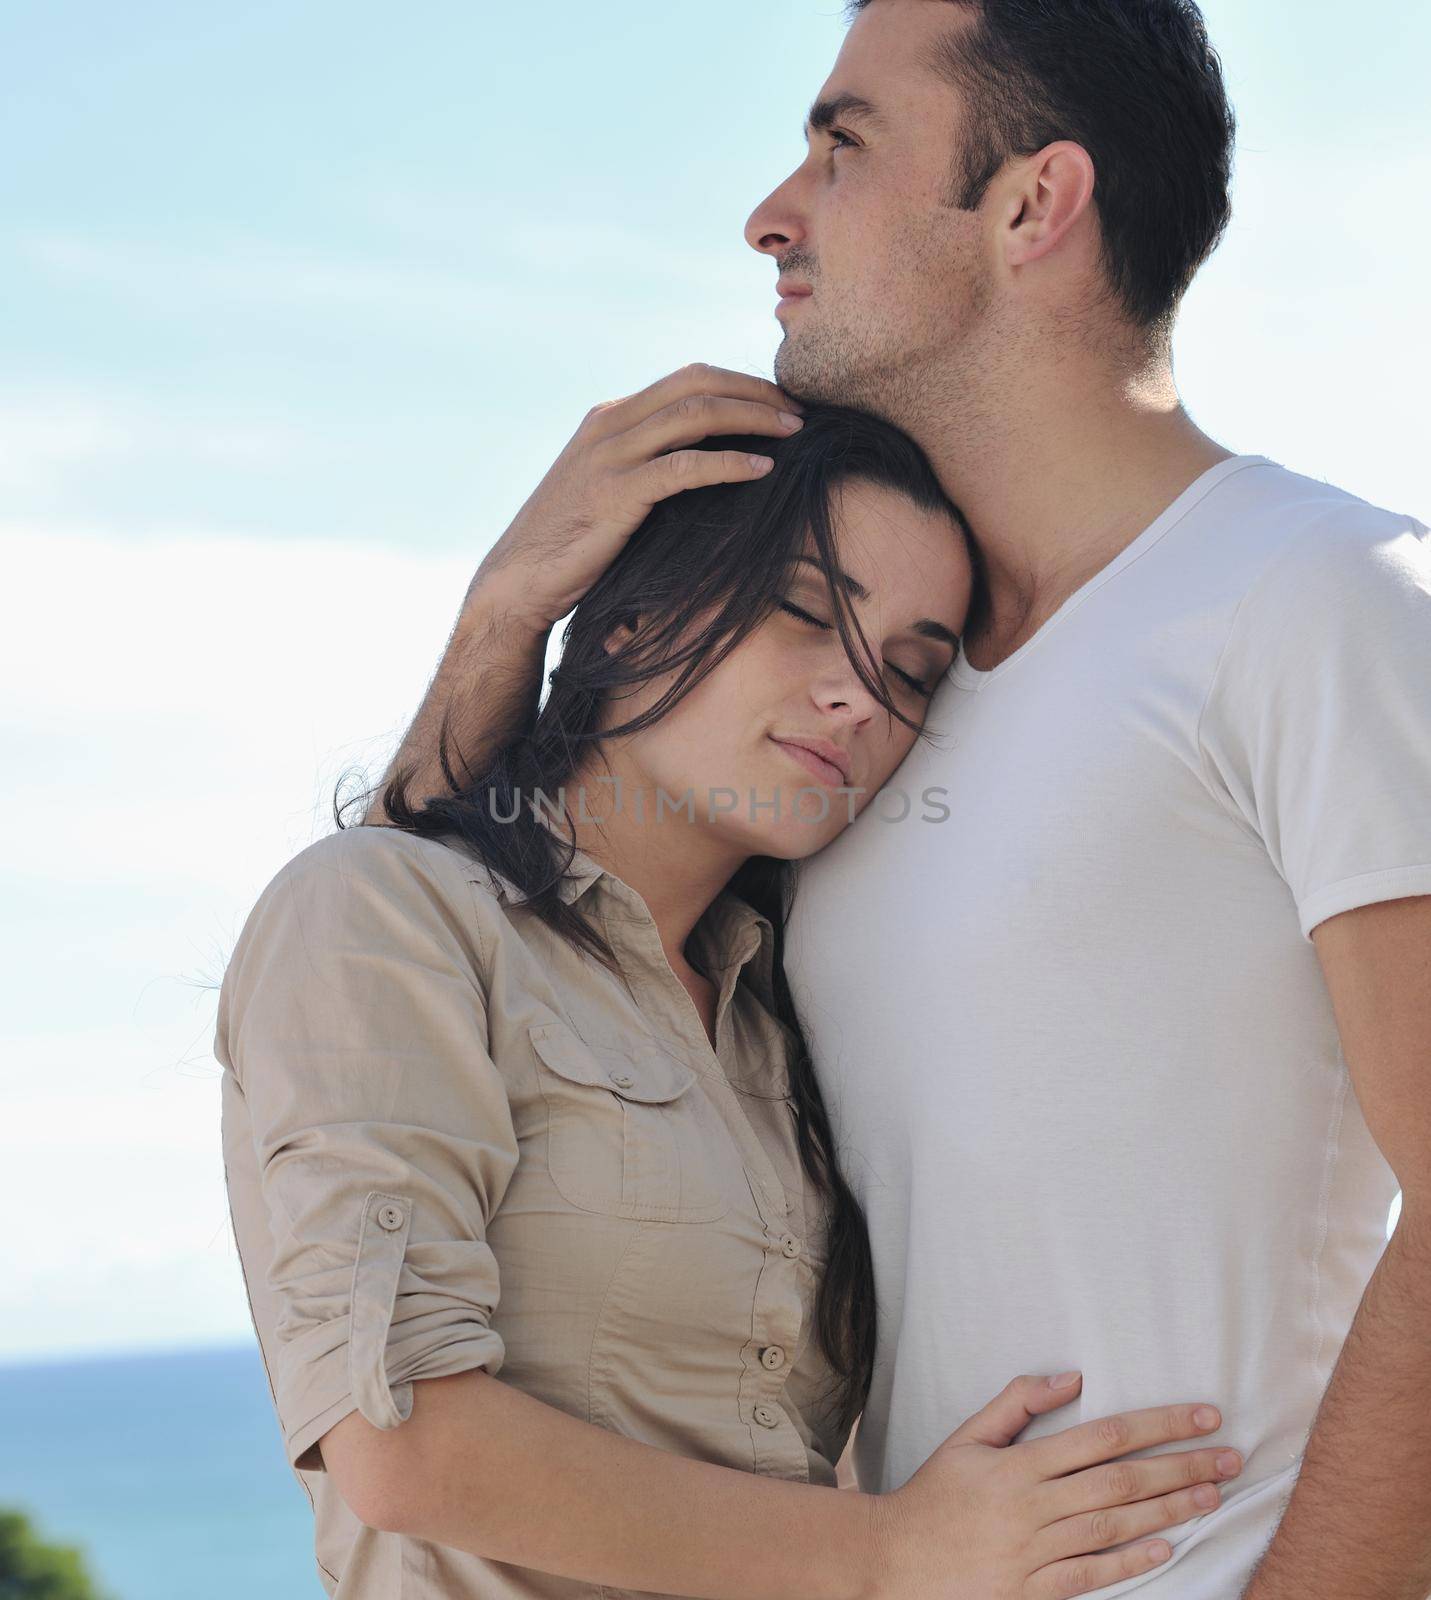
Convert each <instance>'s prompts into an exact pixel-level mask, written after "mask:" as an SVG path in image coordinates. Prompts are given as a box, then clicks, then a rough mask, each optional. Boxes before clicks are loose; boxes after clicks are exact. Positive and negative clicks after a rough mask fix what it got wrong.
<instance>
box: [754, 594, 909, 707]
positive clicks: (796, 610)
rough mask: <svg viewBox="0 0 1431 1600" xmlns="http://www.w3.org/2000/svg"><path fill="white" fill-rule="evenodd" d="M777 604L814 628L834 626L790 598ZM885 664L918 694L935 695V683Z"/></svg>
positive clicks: (888, 663)
mask: <svg viewBox="0 0 1431 1600" xmlns="http://www.w3.org/2000/svg"><path fill="white" fill-rule="evenodd" d="M776 604H777V605H778V606H779V607H780V609H781V610H782V611H788V612H789V614H790V615H791V616H792V617H798V618H799V619H800V621H801V622H804V623H807V624H808V625H809V626H810V627H812V628H820V629H822V630H823V631H824V632H826V633H828V632H830V630H831V629H832V628H833V627H834V624H833V623H830V622H822V621H821V620H820V618H819V617H815V616H811V614H810V613H809V612H808V611H803V610H801V608H800V607H799V606H796V605H791V603H790V602H789V601H788V600H778V601H776ZM885 665H886V666H887V667H888V668H889V670H890V671H891V672H892V673H893V674H894V675H895V677H896V678H898V679H900V681H901V682H903V683H905V684H907V685H908V686H909V688H911V689H913V690H914V692H915V693H916V694H921V695H924V696H925V697H926V698H928V697H929V696H931V695H933V693H934V685H933V684H932V683H925V682H924V681H923V679H921V678H916V677H913V676H912V675H911V674H910V673H908V672H905V671H903V670H902V669H901V668H899V667H897V666H895V664H894V663H893V662H892V661H887V662H886V663H885Z"/></svg>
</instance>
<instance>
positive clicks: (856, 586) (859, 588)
mask: <svg viewBox="0 0 1431 1600" xmlns="http://www.w3.org/2000/svg"><path fill="white" fill-rule="evenodd" d="M795 559H796V560H797V561H803V562H805V563H806V564H807V565H809V566H812V567H814V569H815V571H816V572H818V573H819V575H820V576H821V577H822V578H823V577H824V576H825V569H824V567H822V566H821V565H820V563H819V562H818V561H816V559H815V558H814V556H796V558H795ZM836 571H837V572H838V573H839V578H840V582H841V583H843V584H844V586H845V587H846V588H847V589H848V590H849V591H850V593H851V594H852V595H854V597H855V599H856V600H868V599H869V597H870V592H869V590H868V589H866V588H865V586H864V584H862V583H861V582H860V580H859V579H858V578H852V577H851V576H850V575H849V573H848V572H839V569H838V568H837V569H836ZM911 626H912V628H913V630H914V632H915V633H919V634H923V635H924V637H925V638H926V639H937V640H939V642H940V643H941V644H947V645H949V646H950V647H951V648H952V649H954V650H958V648H959V635H958V634H957V633H951V632H950V631H949V629H948V628H946V627H945V626H944V624H943V623H942V622H936V621H935V620H934V618H933V617H921V618H920V619H919V621H918V622H915V623H912V624H911Z"/></svg>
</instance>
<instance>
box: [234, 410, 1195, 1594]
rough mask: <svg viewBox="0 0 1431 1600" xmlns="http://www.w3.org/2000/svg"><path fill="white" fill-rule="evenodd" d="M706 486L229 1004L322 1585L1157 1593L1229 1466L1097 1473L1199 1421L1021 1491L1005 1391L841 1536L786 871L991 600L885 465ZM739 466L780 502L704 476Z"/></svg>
mask: <svg viewBox="0 0 1431 1600" xmlns="http://www.w3.org/2000/svg"><path fill="white" fill-rule="evenodd" d="M703 448H706V449H709V451H710V452H711V454H710V455H709V458H708V459H709V462H710V465H711V474H710V477H709V479H708V481H706V482H705V484H704V485H703V486H702V487H698V488H694V489H687V490H684V491H683V492H680V493H676V494H671V495H668V496H667V497H665V498H662V499H660V500H659V501H658V502H657V503H655V504H654V506H653V508H652V509H651V510H650V511H649V514H648V515H645V516H644V517H643V518H642V520H641V523H640V526H639V527H638V528H637V529H636V531H635V533H634V534H633V535H631V536H630V537H629V539H626V538H625V532H623V536H622V537H623V541H624V542H623V544H622V548H621V549H620V552H619V554H617V555H616V556H615V559H613V560H612V561H611V563H610V565H609V567H608V568H607V569H606V571H605V572H604V573H603V575H602V576H601V577H600V579H599V580H598V581H597V582H596V583H595V584H594V585H593V586H592V587H591V588H590V589H589V591H588V592H586V593H585V594H584V596H583V597H582V598H581V601H580V604H579V605H578V606H577V608H576V611H575V614H574V615H573V617H572V619H571V621H570V623H569V625H568V627H567V630H566V633H565V637H564V652H563V655H562V658H561V664H560V666H559V667H558V669H557V670H556V671H555V672H554V673H553V674H552V680H551V689H550V694H549V696H548V698H547V701H546V703H545V705H544V706H543V708H542V709H541V712H540V714H539V715H538V716H537V718H536V720H535V723H534V725H532V726H531V727H530V728H529V729H527V730H526V731H524V732H523V733H522V734H521V736H520V737H518V738H516V739H514V740H513V741H511V742H510V743H509V744H507V745H506V746H505V747H503V748H501V749H500V750H498V751H497V752H496V753H495V754H494V755H491V756H490V757H489V758H488V759H485V760H483V761H481V762H479V763H476V769H475V770H471V769H469V768H468V767H467V765H466V764H465V763H464V762H463V761H462V760H461V759H460V758H459V759H458V760H457V762H456V763H455V765H456V767H458V768H460V769H461V770H460V771H458V770H454V762H453V761H452V759H451V757H450V752H449V751H448V750H447V745H446V741H445V740H444V745H443V749H444V757H443V762H444V767H445V770H446V775H447V783H446V789H445V792H442V793H439V794H430V795H421V794H413V793H412V792H410V784H409V782H408V775H407V774H405V773H403V772H401V771H400V772H399V773H398V775H397V777H396V778H395V780H394V782H393V783H392V784H391V785H390V786H389V788H388V790H387V792H386V793H385V795H384V807H385V813H386V816H387V818H388V819H389V821H390V822H391V824H392V825H391V826H384V827H357V828H348V829H344V830H342V831H340V832H339V833H338V834H336V835H334V836H333V837H330V838H327V839H324V840H321V841H319V842H318V843H317V844H314V845H311V846H309V847H308V848H307V849H306V850H303V851H301V852H300V853H299V855H298V856H297V857H296V858H295V859H294V860H293V861H292V862H290V863H289V865H288V866H287V867H286V868H285V869H284V870H283V871H282V872H280V873H279V874H278V876H277V877H276V878H275V879H274V880H273V882H272V883H270V884H269V886H268V887H267V888H266V889H265V890H264V892H263V894H262V896H261V897H260V899H259V901H258V903H257V905H256V906H255V908H254V910H253V912H252V913H251V915H250V917H249V920H248V922H247V924H246V925H245V928H244V931H243V934H242V936H241V938H240V941H239V943H238V946H237V947H236V950H235V953H234V957H233V959H232V961H231V963H230V966H229V969H228V971H227V973H226V975H225V979H224V984H223V989H222V993H221V999H220V1009H219V1018H218V1033H217V1038H216V1041H215V1050H216V1054H217V1056H218V1058H219V1060H220V1061H221V1063H222V1064H223V1065H224V1067H225V1072H224V1078H223V1096H224V1098H223V1115H224V1130H223V1131H224V1151H225V1172H226V1178H227V1182H228V1186H229V1193H230V1201H231V1208H232V1214H233V1223H234V1229H235V1235H236V1239H237V1242H238V1246H239V1251H240V1255H241V1259H242V1262H243V1266H244V1271H245V1277H246V1281H247V1284H248V1288H249V1294H250V1303H251V1307H252V1311H253V1316H254V1322H255V1327H256V1330H257V1332H258V1335H259V1338H260V1342H261V1345H262V1348H263V1353H264V1359H265V1362H266V1365H267V1367H268V1371H269V1375H270V1379H271V1383H272V1388H273V1395H274V1402H275V1405H276V1407H277V1410H278V1413H279V1417H280V1421H281V1423H282V1426H283V1430H284V1434H285V1442H286V1446H287V1451H288V1455H289V1460H290V1463H291V1464H292V1465H293V1466H294V1468H295V1469H296V1470H297V1471H298V1473H299V1475H300V1478H301V1481H302V1482H303V1483H304V1485H305V1487H306V1488H307V1489H308V1491H309V1493H310V1495H311V1496H312V1499H313V1505H314V1511H315V1517H316V1524H317V1549H318V1558H319V1562H320V1566H321V1568H322V1570H323V1572H324V1574H325V1583H326V1585H327V1586H328V1588H329V1592H330V1593H337V1592H339V1589H340V1587H341V1593H342V1594H343V1595H344V1596H352V1597H364V1600H366V1597H369V1596H372V1597H376V1596H379V1595H381V1596H383V1597H385V1600H389V1597H393V1596H396V1595H399V1594H402V1595H408V1596H422V1597H424V1600H426V1597H429V1596H439V1595H441V1596H444V1597H460V1596H472V1597H474V1600H475V1597H478V1596H481V1597H484V1600H485V1597H497V1596H500V1597H504V1600H505V1597H518V1596H521V1597H527V1596H558V1595H560V1596H568V1595H570V1596H590V1597H595V1596H609V1595H612V1594H614V1593H626V1592H642V1593H656V1594H665V1595H676V1594H680V1595H698V1596H699V1595H704V1596H731V1597H742V1600H744V1597H757V1596H768V1597H770V1600H794V1597H796V1596H823V1595H827V1594H828V1595H845V1594H849V1595H851V1596H865V1595H870V1596H875V1595H878V1596H890V1597H895V1600H906V1597H908V1600H913V1597H920V1600H923V1597H925V1596H930V1595H935V1594H938V1595H952V1596H958V1597H969V1600H974V1597H978V1600H987V1597H989V1596H995V1595H998V1596H1003V1595H1010V1596H1013V1595H1018V1596H1054V1595H1059V1596H1064V1595H1074V1594H1082V1593H1085V1592H1087V1591H1088V1590H1090V1589H1094V1588H1098V1587H1101V1586H1103V1585H1106V1584H1108V1583H1111V1582H1114V1581H1116V1580H1117V1579H1119V1578H1124V1577H1127V1576H1130V1575H1134V1574H1139V1573H1142V1572H1146V1571H1148V1570H1150V1569H1151V1568H1152V1567H1153V1566H1155V1565H1156V1564H1157V1561H1158V1560H1159V1559H1162V1558H1165V1556H1166V1554H1167V1551H1168V1546H1167V1545H1166V1543H1165V1542H1164V1543H1162V1544H1161V1545H1159V1544H1155V1543H1149V1542H1148V1541H1147V1540H1145V1539H1143V1538H1142V1536H1143V1535H1146V1534H1148V1533H1150V1532H1153V1531H1155V1530H1157V1529H1160V1528H1164V1527H1167V1526H1170V1525H1173V1524H1175V1523H1178V1522H1181V1521H1183V1520H1186V1519H1188V1518H1190V1517H1194V1516H1198V1515H1202V1514H1204V1513H1205V1512H1206V1511H1208V1510H1210V1509H1211V1508H1212V1507H1214V1506H1216V1505H1217V1503H1218V1501H1219V1495H1218V1491H1217V1489H1216V1486H1215V1480H1216V1479H1217V1477H1218V1476H1219V1474H1218V1472H1217V1469H1216V1465H1215V1461H1214V1457H1215V1454H1216V1452H1213V1451H1196V1450H1193V1451H1187V1452H1178V1453H1172V1454H1161V1455H1156V1456H1153V1457H1150V1458H1144V1459H1137V1460H1133V1461H1127V1462H1123V1463H1121V1466H1120V1473H1119V1474H1117V1475H1114V1476H1112V1477H1110V1474H1109V1473H1108V1471H1107V1470H1106V1467H1103V1468H1102V1469H1100V1464H1103V1463H1107V1462H1109V1461H1110V1460H1113V1459H1114V1458H1115V1457H1117V1456H1119V1455H1122V1454H1126V1453H1128V1452H1130V1451H1135V1450H1139V1449H1142V1448H1144V1447H1147V1446H1150V1445H1158V1444H1164V1443H1167V1442H1169V1441H1170V1440H1173V1439H1187V1438H1193V1437H1195V1436H1197V1435H1198V1434H1199V1433H1202V1432H1207V1431H1209V1430H1210V1428H1212V1427H1216V1426H1217V1424H1218V1420H1219V1419H1217V1417H1216V1414H1215V1413H1213V1419H1212V1421H1211V1422H1210V1423H1209V1424H1208V1426H1207V1427H1200V1426H1198V1425H1197V1424H1196V1423H1195V1422H1194V1421H1193V1420H1192V1417H1191V1413H1192V1407H1191V1406H1180V1407H1176V1408H1174V1407H1168V1408H1160V1409H1158V1410H1156V1411H1149V1412H1146V1413H1129V1414H1127V1415H1126V1416H1125V1417H1123V1418H1122V1419H1120V1420H1121V1423H1122V1426H1121V1428H1120V1429H1118V1430H1114V1431H1111V1432H1110V1431H1107V1430H1102V1429H1100V1428H1099V1427H1098V1425H1097V1424H1095V1423H1088V1424H1084V1425H1083V1426H1081V1427H1076V1428H1070V1429H1067V1430H1064V1431H1063V1432H1061V1433H1057V1434H1054V1435H1051V1436H1050V1437H1048V1438H1045V1439H1040V1440H1034V1441H1026V1442H1025V1443H1023V1444H1015V1443H1014V1439H1015V1437H1016V1435H1017V1434H1018V1433H1019V1431H1020V1430H1021V1429H1022V1428H1023V1427H1024V1426H1025V1425H1026V1423H1027V1422H1028V1420H1029V1419H1030V1417H1032V1416H1034V1415H1036V1414H1039V1413H1042V1412H1045V1411H1050V1410H1052V1409H1055V1408H1056V1407H1058V1406H1061V1405H1065V1404H1067V1402H1068V1401H1069V1400H1070V1399H1071V1398H1073V1397H1074V1396H1075V1395H1076V1394H1077V1392H1078V1390H1077V1375H1076V1374H1073V1375H1067V1376H1070V1377H1071V1378H1072V1380H1073V1381H1072V1383H1071V1384H1065V1385H1063V1386H1055V1384H1053V1383H1052V1382H1050V1381H1047V1380H1044V1379H1040V1378H1034V1377H1020V1378H1017V1379H1015V1380H1014V1381H1013V1382H1012V1383H1011V1384H1010V1385H1009V1387H1008V1388H1007V1389H1006V1390H1005V1391H1004V1392H1003V1393H1002V1394H1001V1395H999V1396H998V1397H996V1398H995V1399H994V1400H993V1401H992V1402H991V1404H990V1405H989V1406H988V1407H986V1408H985V1410H983V1411H981V1412H980V1413H978V1414H977V1415H976V1416H975V1417H973V1418H971V1419H969V1420H968V1421H967V1422H965V1423H964V1424H963V1426H962V1427H961V1428H959V1429H958V1430H957V1431H956V1432H955V1433H954V1434H952V1435H951V1436H950V1438H949V1440H948V1441H947V1442H946V1443H945V1444H944V1445H943V1446H941V1448H940V1449H939V1450H938V1451H936V1452H935V1453H934V1455H933V1456H931V1457H930V1459H929V1461H928V1462H927V1463H926V1464H925V1466H924V1467H923V1468H922V1469H921V1471H920V1472H919V1473H918V1474H916V1475H915V1477H914V1478H912V1479H911V1480H910V1481H909V1482H908V1483H907V1484H906V1485H904V1486H903V1487H902V1488H901V1489H900V1490H898V1491H896V1492H895V1493H893V1494H890V1495H885V1496H870V1495H863V1494H860V1493H859V1492H858V1491H854V1492H835V1493H828V1492H824V1491H827V1490H830V1489H833V1488H834V1486H835V1469H834V1463H835V1462H836V1461H837V1460H838V1459H839V1457H840V1455H841V1452H842V1450H843V1449H844V1447H845V1444H846V1442H847V1440H848V1438H849V1435H850V1429H851V1426H852V1424H853V1421H854V1419H855V1417H856V1415H857V1414H858V1411H859V1409H860V1406H861V1404H862V1401H863V1398H864V1394H865V1392H866V1390H867V1387H868V1384H869V1378H870V1369H871V1363H872V1359H873V1350H874V1331H875V1314H876V1306H875V1296H874V1281H873V1274H872V1269H871V1261H870V1255H869V1245H868V1239H867V1236H866V1233H865V1229H864V1223H863V1218H862V1215H861V1213H860V1209H859V1206H858V1204H857V1203H856V1201H855V1199H854V1197H853V1195H852V1194H851V1192H850V1190H849V1188H848V1187H847V1185H846V1183H845V1180H844V1177H843V1176H842V1174H841V1170H840V1166H839V1162H838V1160H837V1159H836V1153H835V1151H834V1148H833V1141H832V1138H831V1133H830V1126H829V1122H828V1120H827V1118H826V1113H825V1109H824V1107H823V1105H822V1103H821V1100H820V1095H819V1092H818V1088H817V1086H816V1081H815V1078H814V1075H813V1072H812V1068H811V1063H810V1060H809V1055H808V1051H807V1049H806V1047H805V1043H804V1038H803V1034H802V1031H801V1028H800V1023H799V1019H798V1016H797V1014H796V1011H795V1008H794V1006H793V1003H792V999H791V995H790V992H789V990H788V987H787V986H786V983H785V980H784V976H783V973H782V970H781V964H780V945H781V938H782V930H783V925H784V917H785V910H786V907H787V904H788V896H789V893H790V889H791V884H790V874H791V863H793V862H795V861H797V860H799V859H801V858H803V857H805V856H808V855H809V854H811V853H812V852H814V851H815V850H818V849H819V848H820V847H821V846H822V845H823V844H825V843H827V842H828V841H829V840H830V839H831V838H833V837H834V836H835V835H836V834H837V833H838V832H839V831H840V829H841V828H842V827H844V826H846V825H848V822H849V820H850V819H851V817H852V816H853V815H855V814H857V813H858V811H859V810H860V809H862V807H863V806H864V805H865V804H868V803H869V801H870V799H871V797H872V796H873V794H874V793H875V792H876V791H877V790H879V788H880V787H881V786H882V785H884V784H886V783H887V782H888V781H889V780H890V778H891V777H892V776H893V774H894V773H895V771H896V769H897V768H898V766H899V763H900V761H901V760H902V759H903V757H904V755H905V754H906V753H907V752H908V750H909V749H910V748H911V746H912V744H913V742H914V740H915V738H916V737H918V736H920V735H921V731H922V725H923V720H924V714H925V710H926V708H927V706H928V702H929V697H930V695H931V694H932V692H933V690H934V687H935V685H936V684H937V682H938V681H939V679H940V678H941V676H942V675H943V673H944V672H945V670H946V669H947V668H948V666H949V665H950V662H951V660H952V658H953V654H954V651H955V649H956V648H957V636H958V632H959V629H960V628H961V626H962V624H963V619H964V615H965V612H966V609H967V606H968V603H969V593H970V586H971V568H970V556H969V551H968V547H967V545H966V542H965V538H964V531H963V528H962V524H961V522H960V519H959V516H958V513H957V511H956V510H955V508H954V507H953V506H952V505H951V504H950V503H949V502H948V500H947V499H946V498H945V497H944V495H943V493H942V491H941V489H940V487H939V484H938V482H937V481H936V479H935V478H934V476H933V474H932V472H931V471H930V468H929V466H928V464H927V462H926V461H925V459H924V457H923V456H922V455H921V454H920V452H919V451H918V449H917V448H916V446H915V445H914V444H913V443H912V442H911V441H910V440H909V439H908V438H907V437H906V436H905V435H904V434H902V433H900V432H899V431H897V430H896V429H894V428H892V427H890V426H889V425H887V424H885V423H883V422H881V421H879V420H877V419H875V418H872V417H869V416H867V415H864V414H862V413H859V412H855V411H849V410H845V409H841V408H834V407H819V408H812V409H810V410H809V411H808V413H807V415H806V417H805V420H804V424H803V426H802V427H800V428H798V430H797V431H795V432H793V433H789V434H787V435H786V436H785V437H783V438H778V439H774V440H772V439H769V438H760V437H758V436H756V435H744V436H735V437H725V438H717V439H713V440H708V441H706V442H705V444H704V445H703ZM754 448H758V449H763V450H765V451H766V452H767V453H768V455H769V457H770V458H771V459H773V460H774V462H775V467H774V470H773V471H770V472H768V473H766V475H765V476H763V477H752V476H751V475H750V472H749V470H748V469H745V470H744V473H743V476H742V475H741V470H742V469H739V468H735V469H728V468H726V467H725V466H724V465H723V463H726V462H736V461H739V460H743V459H745V454H748V453H749V452H750V451H751V450H752V449H754ZM743 453H745V454H743ZM611 470H612V471H613V472H615V471H616V470H617V468H616V467H615V465H613V466H612V469H611ZM732 479H736V480H738V481H732ZM340 820H341V818H340ZM870 1069H871V1070H878V1063H871V1064H870ZM950 1358H951V1359H957V1358H958V1352H957V1351H952V1350H951V1352H950ZM499 1372H500V1377H498V1374H499ZM419 1380H421V1381H419ZM1113 1437H1117V1438H1118V1440H1119V1443H1118V1444H1117V1445H1116V1446H1115V1445H1114V1444H1111V1443H1110V1442H1109V1439H1110V1438H1113ZM1192 1485H1196V1486H1197V1487H1191V1486H1192ZM1127 1541H1140V1542H1137V1543H1133V1544H1131V1545H1129V1546H1128V1547H1127V1548H1125V1549H1119V1550H1114V1549H1112V1548H1110V1547H1112V1546H1115V1545H1120V1544H1125V1543H1126V1542H1127Z"/></svg>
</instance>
